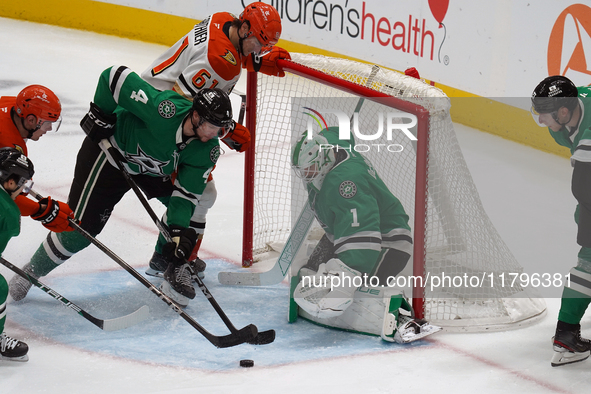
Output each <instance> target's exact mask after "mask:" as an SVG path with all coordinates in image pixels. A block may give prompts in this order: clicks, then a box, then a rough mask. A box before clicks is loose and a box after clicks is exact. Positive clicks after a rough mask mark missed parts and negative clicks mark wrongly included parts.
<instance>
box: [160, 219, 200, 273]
mask: <svg viewBox="0 0 591 394" xmlns="http://www.w3.org/2000/svg"><path fill="white" fill-rule="evenodd" d="M169 231H170V237H171V238H172V242H168V243H166V244H164V246H162V255H163V256H164V257H165V258H166V259H167V260H169V261H172V262H174V263H175V264H177V265H178V264H183V263H184V262H185V261H186V260H187V259H188V258H189V256H191V252H192V251H193V248H194V247H195V244H196V243H197V233H196V232H195V230H194V229H192V228H186V227H181V226H175V225H171V226H170V229H169Z"/></svg>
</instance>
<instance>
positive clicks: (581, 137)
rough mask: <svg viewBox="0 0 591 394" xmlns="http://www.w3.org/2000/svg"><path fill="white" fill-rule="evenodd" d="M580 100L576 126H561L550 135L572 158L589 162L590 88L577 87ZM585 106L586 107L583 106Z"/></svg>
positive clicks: (590, 153) (590, 157)
mask: <svg viewBox="0 0 591 394" xmlns="http://www.w3.org/2000/svg"><path fill="white" fill-rule="evenodd" d="M577 90H578V91H579V100H580V102H581V104H582V105H581V106H580V108H581V111H582V114H581V121H580V122H579V125H578V127H577V128H570V129H569V128H567V127H563V128H562V129H561V130H560V131H556V132H555V131H552V130H551V129H550V128H548V131H549V132H550V135H551V136H552V138H554V140H555V141H556V142H557V143H558V144H559V145H562V146H565V147H567V148H568V149H570V153H571V155H572V158H573V160H577V161H581V162H591V88H589V87H587V86H581V87H578V88H577ZM585 107H587V108H585Z"/></svg>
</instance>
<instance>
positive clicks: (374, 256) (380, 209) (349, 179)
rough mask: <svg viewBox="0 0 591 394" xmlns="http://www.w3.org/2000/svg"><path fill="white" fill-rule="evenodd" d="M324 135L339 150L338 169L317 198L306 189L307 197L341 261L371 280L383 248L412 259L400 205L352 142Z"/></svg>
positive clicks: (328, 133) (330, 131)
mask: <svg viewBox="0 0 591 394" xmlns="http://www.w3.org/2000/svg"><path fill="white" fill-rule="evenodd" d="M321 134H322V135H323V136H324V137H325V138H326V139H327V140H328V142H329V143H330V144H332V145H334V146H337V145H339V153H337V155H336V156H337V160H336V162H337V164H336V165H335V166H334V167H333V168H332V169H331V170H330V171H329V172H328V174H327V175H326V177H325V178H324V181H323V183H322V186H321V188H320V190H319V191H318V192H316V189H315V187H314V186H313V185H312V184H308V186H307V187H308V196H309V201H310V205H311V207H312V209H313V210H314V213H315V215H316V219H317V220H318V222H319V223H320V224H321V226H322V227H323V228H324V230H325V232H326V235H327V237H328V238H329V240H330V241H332V242H333V244H334V247H335V253H336V254H337V255H338V257H339V259H341V260H342V261H343V262H344V263H345V264H347V265H348V266H349V267H351V268H353V269H356V270H358V271H360V272H362V273H367V274H371V273H373V271H374V268H375V267H376V266H377V264H378V261H377V260H378V256H379V255H380V252H381V250H382V248H393V249H399V250H402V251H404V252H406V253H408V254H409V255H410V254H411V253H412V238H411V233H410V227H409V225H408V215H407V214H406V213H405V211H404V207H403V206H402V204H401V202H400V201H399V200H398V198H396V197H395V196H394V195H393V194H392V193H391V192H390V190H389V189H388V187H387V186H386V185H385V184H384V182H383V181H382V180H381V179H380V176H379V175H378V174H377V172H376V170H375V169H374V168H373V166H372V164H371V163H370V161H369V160H368V159H367V158H365V157H364V156H363V155H362V154H360V153H358V152H356V151H355V150H354V149H353V148H352V146H351V141H342V140H339V139H338V127H329V128H328V129H325V130H323V131H322V132H321Z"/></svg>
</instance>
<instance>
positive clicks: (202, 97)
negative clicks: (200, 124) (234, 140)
mask: <svg viewBox="0 0 591 394" xmlns="http://www.w3.org/2000/svg"><path fill="white" fill-rule="evenodd" d="M192 109H193V110H194V111H197V113H198V114H199V117H200V118H201V119H202V120H204V121H207V122H209V123H211V124H212V125H214V126H218V127H228V126H230V125H231V124H232V103H231V101H230V97H229V96H228V94H227V93H226V92H224V91H223V90H221V89H202V90H200V91H199V92H198V93H197V94H196V95H195V97H194V98H193V107H192Z"/></svg>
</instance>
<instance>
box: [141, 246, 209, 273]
mask: <svg viewBox="0 0 591 394" xmlns="http://www.w3.org/2000/svg"><path fill="white" fill-rule="evenodd" d="M189 264H190V265H191V269H192V270H193V272H194V273H196V274H197V275H199V278H201V279H202V280H203V278H205V273H204V271H205V267H206V264H205V261H203V260H201V259H200V258H199V257H197V258H196V259H195V260H192V261H189ZM167 267H168V261H167V260H166V259H165V258H164V256H163V255H162V254H160V253H158V252H154V254H153V255H152V258H151V259H150V263H149V266H148V269H147V270H146V275H149V276H154V277H157V278H162V277H163V276H164V271H166V268H167Z"/></svg>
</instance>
